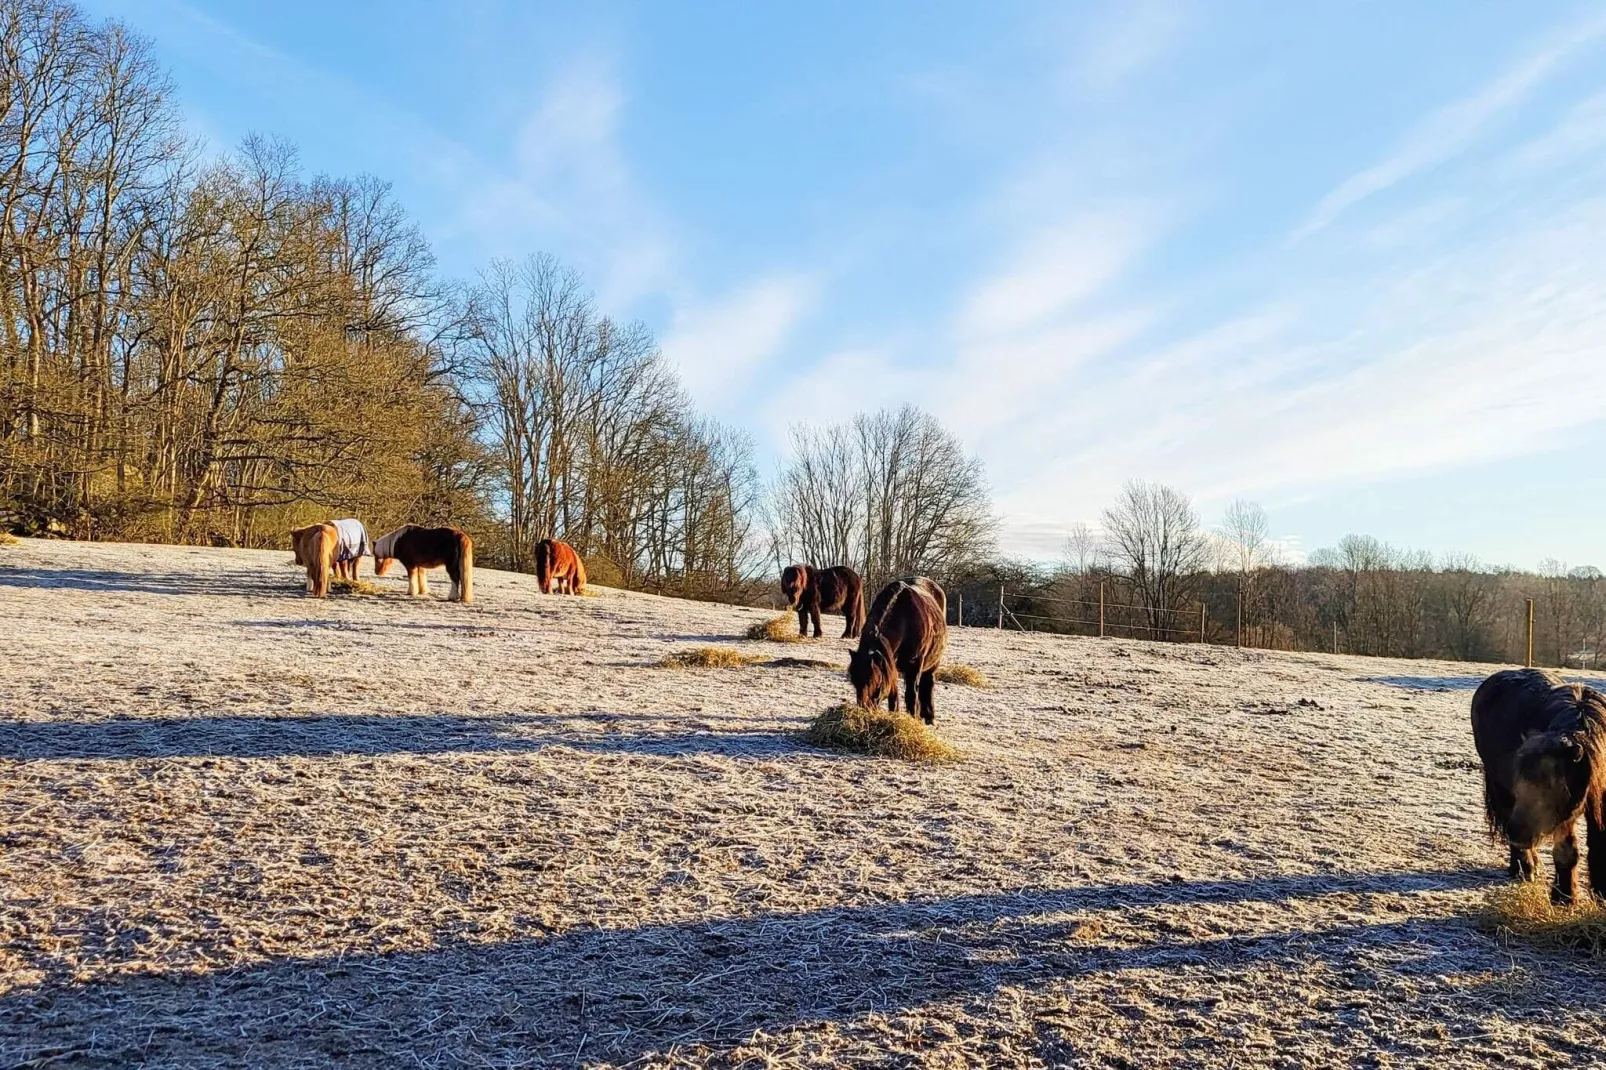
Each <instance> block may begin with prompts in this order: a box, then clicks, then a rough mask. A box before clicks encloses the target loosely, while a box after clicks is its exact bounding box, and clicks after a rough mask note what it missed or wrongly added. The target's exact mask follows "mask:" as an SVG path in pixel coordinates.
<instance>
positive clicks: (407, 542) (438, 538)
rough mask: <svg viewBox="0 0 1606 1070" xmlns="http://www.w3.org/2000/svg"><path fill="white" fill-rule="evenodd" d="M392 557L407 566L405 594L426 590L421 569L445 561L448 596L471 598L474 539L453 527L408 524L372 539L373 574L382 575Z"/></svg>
mask: <svg viewBox="0 0 1606 1070" xmlns="http://www.w3.org/2000/svg"><path fill="white" fill-rule="evenodd" d="M392 561H400V562H401V565H402V568H404V569H406V570H407V593H408V594H411V595H423V594H428V593H429V589H428V586H427V583H426V581H425V579H424V570H425V569H431V568H440V567H441V566H442V565H445V566H446V575H448V576H450V577H451V580H452V593H451V594H450V595H449V596H448V597H449V600H450V601H453V602H472V601H474V541H473V540H472V539H470V538H469V537H468V536H467V535H465V534H463V533H462V532H461V531H459V530H457V529H456V528H425V527H419V526H418V525H417V524H408V525H407V526H406V527H401V528H397V529H396V530H395V531H393V532H391V533H390V534H389V535H383V536H381V537H380V539H379V541H378V542H376V543H374V575H375V576H383V575H384V574H385V573H386V572H387V571H388V570H389V569H390V563H391V562H392Z"/></svg>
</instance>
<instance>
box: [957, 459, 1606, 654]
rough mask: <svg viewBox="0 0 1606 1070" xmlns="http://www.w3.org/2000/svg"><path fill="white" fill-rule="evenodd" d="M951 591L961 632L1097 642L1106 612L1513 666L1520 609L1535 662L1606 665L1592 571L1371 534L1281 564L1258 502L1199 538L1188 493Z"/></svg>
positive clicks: (1604, 589) (1134, 502) (1133, 492)
mask: <svg viewBox="0 0 1606 1070" xmlns="http://www.w3.org/2000/svg"><path fill="white" fill-rule="evenodd" d="M954 586H955V593H956V594H958V595H959V596H960V597H961V598H963V599H965V600H966V603H967V605H968V607H969V608H968V609H967V611H966V613H967V623H971V624H983V625H985V624H991V625H995V626H996V625H997V624H998V623H1000V620H1002V623H1003V624H1004V625H1005V626H1007V627H1017V626H1018V627H1029V628H1034V629H1039V630H1045V631H1056V632H1068V633H1075V634H1095V633H1096V632H1097V628H1098V619H1099V608H1100V603H1101V601H1102V603H1103V617H1104V621H1105V630H1106V634H1111V635H1128V636H1138V637H1144V638H1155V639H1166V640H1176V641H1187V642H1194V641H1198V640H1199V639H1200V638H1201V637H1202V638H1203V639H1204V640H1205V641H1207V642H1213V643H1239V644H1241V645H1243V646H1248V647H1261V648H1269V649H1278V650H1312V651H1334V650H1336V651H1338V652H1341V653H1349V654H1363V655H1374V656H1380V657H1400V658H1443V659H1448V660H1456V661H1483V662H1506V663H1516V664H1521V663H1523V662H1524V661H1525V660H1526V659H1527V657H1528V649H1527V644H1528V613H1529V602H1530V601H1531V602H1532V612H1533V618H1534V630H1533V635H1534V640H1533V642H1534V648H1533V658H1534V662H1535V663H1536V664H1540V665H1549V666H1556V667H1572V668H1599V667H1601V665H1602V664H1603V662H1606V659H1603V653H1606V576H1603V575H1602V573H1601V571H1600V570H1599V569H1597V568H1595V567H1593V566H1587V565H1586V566H1581V567H1574V568H1569V567H1567V566H1566V565H1565V564H1563V563H1562V562H1559V561H1555V560H1547V561H1544V562H1542V563H1541V565H1540V567H1539V569H1538V571H1536V572H1530V571H1522V570H1518V569H1512V568H1504V567H1495V566H1490V565H1485V564H1483V563H1482V562H1480V561H1478V560H1477V559H1476V558H1474V557H1472V556H1470V555H1466V554H1449V555H1445V556H1442V557H1438V558H1435V557H1434V556H1433V555H1431V554H1428V553H1426V552H1422V551H1414V550H1405V549H1401V548H1398V547H1394V546H1390V545H1389V544H1387V543H1385V542H1381V541H1379V540H1378V539H1375V538H1372V537H1371V536H1367V535H1347V536H1345V537H1344V538H1343V539H1340V540H1339V542H1338V544H1337V545H1336V546H1332V547H1324V548H1322V549H1318V550H1317V551H1315V552H1314V553H1312V554H1311V555H1310V557H1309V559H1308V560H1307V561H1306V562H1304V563H1290V562H1288V561H1286V560H1284V559H1283V555H1282V554H1281V552H1280V551H1279V548H1278V546H1277V545H1276V543H1275V542H1274V541H1273V540H1272V538H1271V535H1270V524H1269V522H1268V519H1267V516H1266V513H1265V510H1264V509H1262V508H1261V507H1260V506H1259V505H1257V504H1255V503H1253V502H1246V501H1236V502H1233V503H1232V504H1231V505H1230V506H1229V507H1228V509H1227V510H1226V512H1225V514H1224V516H1223V519H1222V523H1221V525H1220V526H1219V527H1218V528H1215V529H1210V528H1207V527H1205V526H1204V524H1203V523H1202V522H1201V520H1200V518H1199V516H1198V514H1197V512H1196V511H1195V510H1194V508H1193V506H1192V503H1191V502H1190V501H1189V499H1188V498H1187V496H1186V495H1184V494H1182V493H1180V492H1178V491H1177V490H1175V489H1174V488H1171V487H1166V486H1164V485H1160V484H1152V483H1144V482H1131V483H1128V484H1127V485H1126V486H1125V487H1124V488H1123V489H1122V491H1121V493H1120V495H1119V496H1118V498H1117V500H1116V501H1115V502H1114V503H1112V504H1111V506H1110V507H1109V508H1107V509H1105V510H1104V512H1103V514H1102V516H1101V520H1100V525H1099V527H1098V528H1097V529H1095V528H1093V527H1091V526H1089V525H1086V524H1080V525H1076V526H1075V527H1073V529H1072V530H1071V532H1070V534H1069V536H1068V538H1067V540H1066V545H1065V549H1064V553H1063V555H1062V560H1061V561H1060V562H1059V563H1058V564H1057V565H1054V566H1034V565H1031V564H1028V563H1019V562H991V563H988V564H985V565H983V566H982V567H980V568H976V569H972V570H970V571H968V572H967V573H966V574H964V575H962V576H958V577H955V579H954ZM1001 592H1002V595H1003V599H1002V604H1003V606H1004V612H1003V613H1002V614H1000V613H999V612H998V607H999V605H1000V593H1001ZM1201 610H1202V612H1201Z"/></svg>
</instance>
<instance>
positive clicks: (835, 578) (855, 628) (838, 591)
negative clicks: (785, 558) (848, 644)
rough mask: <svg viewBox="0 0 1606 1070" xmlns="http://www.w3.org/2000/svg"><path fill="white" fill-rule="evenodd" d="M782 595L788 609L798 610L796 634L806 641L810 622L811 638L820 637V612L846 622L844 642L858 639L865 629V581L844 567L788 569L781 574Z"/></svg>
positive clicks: (843, 633) (793, 566)
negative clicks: (834, 615) (838, 615)
mask: <svg viewBox="0 0 1606 1070" xmlns="http://www.w3.org/2000/svg"><path fill="white" fill-rule="evenodd" d="M781 593H783V594H784V595H786V605H787V608H789V609H795V610H797V631H798V634H799V635H802V636H804V637H805V638H806V637H807V636H808V634H809V621H810V620H811V619H812V620H813V621H814V637H815V638H816V639H818V638H819V637H820V611H821V610H824V611H825V612H827V613H841V614H842V616H844V617H845V618H847V622H848V626H847V628H846V629H845V630H844V631H843V632H842V638H844V639H857V638H858V637H859V632H860V631H861V630H863V628H864V581H863V580H861V579H859V574H858V573H857V572H855V571H853V570H852V569H851V568H849V567H848V566H846V565H838V566H836V567H835V568H815V567H813V566H812V565H788V566H786V568H785V569H784V570H783V571H782V572H781Z"/></svg>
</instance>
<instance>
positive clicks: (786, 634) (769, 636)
mask: <svg viewBox="0 0 1606 1070" xmlns="http://www.w3.org/2000/svg"><path fill="white" fill-rule="evenodd" d="M747 638H749V639H766V640H768V641H769V642H771V643H801V642H802V641H803V637H802V636H801V635H799V634H797V618H795V617H793V616H790V615H789V614H786V613H783V614H781V615H780V616H779V617H771V618H770V619H769V620H761V621H759V622H758V623H757V624H754V625H753V626H752V627H751V628H749V629H747Z"/></svg>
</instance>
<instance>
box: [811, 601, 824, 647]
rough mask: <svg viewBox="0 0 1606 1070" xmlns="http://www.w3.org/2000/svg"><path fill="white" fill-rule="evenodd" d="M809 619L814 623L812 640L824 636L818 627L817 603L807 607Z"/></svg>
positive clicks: (818, 607) (818, 609) (818, 604)
mask: <svg viewBox="0 0 1606 1070" xmlns="http://www.w3.org/2000/svg"><path fill="white" fill-rule="evenodd" d="M809 619H810V620H812V621H813V622H814V638H816V639H818V638H819V637H820V636H822V635H824V634H825V630H824V629H823V628H821V627H820V603H819V602H814V603H811V604H810V605H809Z"/></svg>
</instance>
